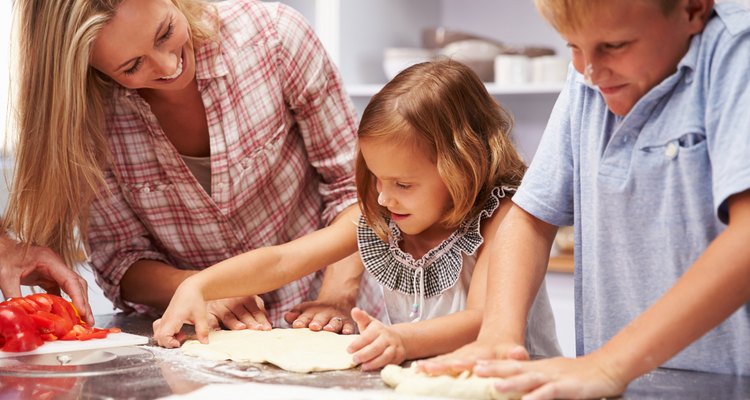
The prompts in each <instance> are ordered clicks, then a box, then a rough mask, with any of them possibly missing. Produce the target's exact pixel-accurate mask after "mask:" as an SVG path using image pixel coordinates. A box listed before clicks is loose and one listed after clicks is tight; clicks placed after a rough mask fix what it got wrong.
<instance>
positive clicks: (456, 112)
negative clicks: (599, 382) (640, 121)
mask: <svg viewBox="0 0 750 400" xmlns="http://www.w3.org/2000/svg"><path fill="white" fill-rule="evenodd" d="M510 128H511V118H510V116H509V115H508V114H507V113H506V112H505V111H504V110H503V109H502V108H501V107H500V106H498V105H497V103H495V101H494V100H493V99H492V97H490V95H489V94H488V93H487V91H486V89H485V88H484V85H483V84H482V82H481V81H480V80H479V79H478V77H477V76H476V74H474V73H473V72H472V71H471V70H470V69H469V68H467V67H466V66H464V65H462V64H460V63H458V62H455V61H450V60H441V61H434V62H428V63H423V64H418V65H415V66H412V67H410V68H408V69H406V70H405V71H403V72H402V73H400V74H399V75H398V76H397V77H396V78H394V79H393V80H392V81H391V82H390V83H388V84H387V85H386V86H385V87H384V88H383V90H381V91H380V93H378V94H377V95H375V96H374V97H373V99H372V101H371V102H370V104H369V105H368V106H367V108H366V109H365V112H364V114H363V116H362V122H361V123H360V129H359V154H358V157H357V166H356V181H357V191H358V195H359V205H360V209H361V214H362V215H361V216H359V213H358V212H357V211H350V212H348V214H346V215H343V216H342V218H339V219H338V220H337V221H336V222H335V223H333V224H332V225H330V226H329V227H327V228H324V229H322V230H320V231H317V232H314V233H312V234H310V235H307V236H305V237H302V238H300V239H298V240H295V241H293V242H290V243H288V244H284V245H280V246H275V247H269V248H264V249H259V250H256V251H252V252H249V253H245V254H243V255H241V256H237V257H235V258H232V259H229V260H227V261H225V262H222V263H220V264H218V265H216V266H214V267H211V268H209V269H207V270H205V271H203V272H201V273H199V274H197V275H195V276H193V277H190V278H189V279H187V280H186V281H185V282H184V283H183V284H182V285H180V287H179V289H178V290H177V292H176V293H175V296H174V298H173V299H172V302H171V303H170V305H169V307H168V308H167V311H166V312H165V313H164V316H163V317H162V319H161V320H158V321H156V322H155V323H154V337H155V338H156V339H157V341H158V342H159V344H161V345H163V346H167V347H174V346H178V345H179V341H178V340H177V338H175V335H176V334H177V333H178V332H179V330H180V327H181V325H182V323H183V322H193V323H194V324H195V326H196V333H197V335H198V338H199V339H200V340H202V341H205V340H206V336H207V326H206V323H205V311H204V310H205V305H204V304H205V301H206V300H209V299H214V298H217V297H228V296H240V295H249V294H258V293H263V292H265V291H268V290H272V289H274V288H276V287H278V286H279V285H282V284H283V283H285V282H288V281H290V280H293V279H295V278H296V277H298V276H302V275H304V274H308V273H310V272H311V271H313V270H316V269H319V268H321V267H322V266H325V265H327V264H329V263H331V262H333V261H336V260H338V259H340V258H341V257H344V256H346V255H347V254H350V253H351V252H352V251H353V250H355V249H356V246H358V247H359V252H360V255H361V259H362V262H363V264H364V268H365V269H366V270H367V271H368V272H369V273H370V274H371V275H372V276H373V277H374V278H375V279H376V280H377V281H378V282H379V283H380V284H381V285H382V286H383V292H384V297H385V300H386V309H387V317H386V320H385V321H383V322H379V321H377V320H375V319H373V318H371V317H370V316H369V315H368V314H367V313H365V312H364V311H362V310H359V309H354V310H353V311H352V317H353V318H354V320H355V321H356V322H357V324H358V325H359V329H360V332H361V337H360V338H359V339H357V340H356V341H354V342H353V343H352V345H351V347H350V349H349V350H350V351H351V352H352V353H353V357H354V361H355V362H357V363H361V364H362V368H363V369H375V368H380V367H382V366H384V365H386V364H390V363H401V362H403V361H404V360H407V359H416V358H423V357H427V356H431V355H436V354H441V353H445V352H448V351H451V350H453V349H456V348H458V347H460V346H461V345H463V344H465V343H468V342H470V341H471V340H473V339H475V338H476V335H477V332H478V329H479V326H480V324H481V319H482V310H481V308H482V304H483V302H484V297H485V281H486V279H485V278H486V275H487V271H486V270H487V265H488V260H489V256H490V254H489V253H490V252H489V249H490V248H491V247H492V246H484V244H485V243H492V241H493V240H502V238H495V232H496V231H497V228H498V226H499V224H500V221H501V220H502V218H503V216H504V215H505V213H506V212H507V210H508V209H509V207H510V204H511V203H510V200H509V197H510V196H511V195H512V193H513V192H514V191H515V187H516V186H517V185H518V184H519V183H520V180H521V177H522V175H523V173H524V170H525V166H524V164H523V162H522V161H521V159H520V157H519V156H518V153H517V152H516V150H515V149H514V147H513V145H512V144H511V141H510V137H509V131H510ZM357 218H359V222H356V221H357ZM341 232H347V233H348V235H347V240H345V241H341V240H338V241H333V240H329V239H331V238H334V237H339V238H340V237H343V236H344V234H342V233H341ZM196 294H198V295H196ZM526 345H527V346H528V347H527V348H528V349H529V351H530V352H532V353H533V354H537V355H541V356H549V355H554V354H559V348H558V346H557V340H556V338H555V333H554V320H553V317H552V313H551V310H550V307H549V300H548V298H547V294H546V292H545V291H544V290H542V291H540V294H539V295H538V296H537V299H536V301H535V302H534V306H533V311H532V312H531V315H530V317H529V320H528V324H527V334H526Z"/></svg>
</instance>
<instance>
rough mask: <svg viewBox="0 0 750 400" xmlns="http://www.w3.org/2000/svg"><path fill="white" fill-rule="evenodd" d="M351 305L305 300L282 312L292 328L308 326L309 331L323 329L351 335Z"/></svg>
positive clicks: (352, 329) (352, 328)
mask: <svg viewBox="0 0 750 400" xmlns="http://www.w3.org/2000/svg"><path fill="white" fill-rule="evenodd" d="M349 310H351V306H348V307H347V306H340V305H336V304H333V303H329V302H324V301H321V300H315V301H306V302H304V303H300V304H298V305H296V306H294V307H293V308H292V309H291V310H289V311H288V312H286V313H285V314H284V320H286V322H288V323H289V324H291V325H292V328H309V329H310V330H311V331H319V330H324V331H328V332H334V333H342V334H344V335H351V334H352V333H354V328H355V325H354V320H352V319H351V318H349Z"/></svg>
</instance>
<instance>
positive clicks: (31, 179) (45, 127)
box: [3, 0, 213, 265]
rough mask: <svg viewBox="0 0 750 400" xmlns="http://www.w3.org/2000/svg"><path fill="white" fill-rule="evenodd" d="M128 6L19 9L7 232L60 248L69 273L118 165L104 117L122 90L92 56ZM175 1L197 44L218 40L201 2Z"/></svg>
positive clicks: (99, 2) (87, 2)
mask: <svg viewBox="0 0 750 400" xmlns="http://www.w3.org/2000/svg"><path fill="white" fill-rule="evenodd" d="M121 1H122V0H52V1H50V0H22V1H16V2H15V10H14V11H15V16H16V17H15V21H14V25H15V26H14V37H15V39H14V43H16V45H17V46H18V48H17V49H16V50H17V51H16V54H17V57H16V61H17V65H16V69H15V71H16V72H17V74H18V76H17V77H16V78H14V81H17V82H18V84H17V86H18V87H17V93H14V94H15V99H14V100H15V102H14V107H13V110H14V114H13V115H12V116H11V118H13V119H14V121H15V132H16V134H17V138H16V139H17V143H16V144H15V155H16V158H15V166H14V173H13V183H12V187H11V191H10V197H9V201H8V208H7V210H6V213H5V216H4V218H3V227H4V228H5V229H6V231H11V232H12V233H14V234H15V235H17V236H18V238H19V239H20V240H21V241H23V242H25V243H26V244H27V245H31V244H34V245H41V246H48V247H50V248H52V249H53V250H55V251H57V252H58V253H60V255H62V257H63V259H64V260H65V261H66V263H68V265H74V264H75V263H77V262H80V261H83V257H84V253H83V252H82V247H81V245H82V243H86V238H87V232H88V229H87V228H88V216H89V207H90V204H91V201H92V200H93V199H94V198H95V196H97V194H98V193H99V192H100V191H101V190H102V188H103V186H104V178H103V173H102V168H104V167H105V166H106V165H107V163H108V162H109V159H110V155H109V151H108V145H107V134H106V131H105V112H106V107H107V101H108V94H109V93H110V89H111V87H112V85H113V84H114V83H113V81H111V80H110V79H109V78H108V77H107V76H105V75H103V74H101V73H99V72H97V71H96V70H94V69H93V68H91V67H89V56H90V53H91V49H92V45H93V43H94V40H95V38H96V35H97V34H98V33H99V31H100V30H101V28H102V27H103V26H104V25H105V24H107V23H108V22H109V21H110V19H111V18H112V17H113V16H114V15H115V12H116V10H117V7H118V5H119V4H120V3H121ZM171 1H172V2H173V3H174V4H175V5H176V6H177V8H178V9H179V10H181V11H182V12H183V13H184V14H185V16H186V17H187V20H188V22H189V25H190V28H191V30H192V37H193V40H194V41H195V42H196V44H199V43H201V42H203V41H206V40H209V39H210V38H211V37H212V35H213V30H212V27H211V26H210V25H211V24H209V23H207V22H206V21H207V20H208V19H207V18H205V15H204V13H205V12H206V11H207V10H208V9H207V8H206V6H205V4H204V3H203V1H202V0H171ZM76 231H77V234H76Z"/></svg>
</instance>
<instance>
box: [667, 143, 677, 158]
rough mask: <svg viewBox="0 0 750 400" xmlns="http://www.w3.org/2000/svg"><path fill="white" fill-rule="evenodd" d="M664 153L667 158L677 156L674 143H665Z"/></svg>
mask: <svg viewBox="0 0 750 400" xmlns="http://www.w3.org/2000/svg"><path fill="white" fill-rule="evenodd" d="M664 155H665V156H667V158H669V159H670V160H671V159H674V158H675V157H677V145H676V144H674V143H670V144H668V145H667V148H666V149H664Z"/></svg>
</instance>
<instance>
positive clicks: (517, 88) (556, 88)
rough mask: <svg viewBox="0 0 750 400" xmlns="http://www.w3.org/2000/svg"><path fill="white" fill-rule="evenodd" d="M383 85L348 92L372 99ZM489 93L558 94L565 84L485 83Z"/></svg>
mask: <svg viewBox="0 0 750 400" xmlns="http://www.w3.org/2000/svg"><path fill="white" fill-rule="evenodd" d="M383 85H384V84H382V83H372V84H357V85H346V91H347V93H349V96H351V97H370V96H373V95H374V94H375V93H377V92H378V91H380V89H382V88H383ZM485 87H486V88H487V91H488V92H489V93H490V94H491V95H494V96H499V95H516V94H558V93H560V91H561V90H562V87H563V83H562V82H561V83H534V84H526V85H513V86H505V85H503V86H500V85H496V84H494V83H485Z"/></svg>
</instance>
